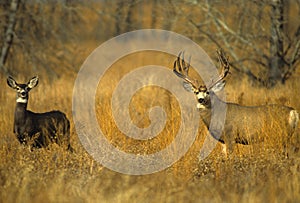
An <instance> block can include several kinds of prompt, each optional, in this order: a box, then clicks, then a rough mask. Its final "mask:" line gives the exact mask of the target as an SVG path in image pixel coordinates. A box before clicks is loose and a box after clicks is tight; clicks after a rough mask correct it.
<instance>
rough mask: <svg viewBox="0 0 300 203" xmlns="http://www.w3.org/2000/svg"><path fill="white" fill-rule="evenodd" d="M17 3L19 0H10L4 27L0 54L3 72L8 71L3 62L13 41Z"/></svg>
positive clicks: (0, 67)
mask: <svg viewBox="0 0 300 203" xmlns="http://www.w3.org/2000/svg"><path fill="white" fill-rule="evenodd" d="M19 3H20V1H19V0H12V1H11V3H10V11H9V17H8V25H7V28H6V32H5V38H4V43H3V47H2V51H1V56H0V70H3V71H4V72H5V73H7V72H8V70H7V67H5V66H4V64H5V62H6V59H7V55H8V52H9V49H10V47H11V44H12V42H13V36H14V28H15V24H16V13H17V10H18V7H19Z"/></svg>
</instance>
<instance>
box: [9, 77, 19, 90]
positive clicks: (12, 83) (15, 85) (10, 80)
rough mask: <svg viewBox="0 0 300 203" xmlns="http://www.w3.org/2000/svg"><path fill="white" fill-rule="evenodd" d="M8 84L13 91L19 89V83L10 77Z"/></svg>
mask: <svg viewBox="0 0 300 203" xmlns="http://www.w3.org/2000/svg"><path fill="white" fill-rule="evenodd" d="M7 84H8V86H10V87H11V88H13V89H17V86H18V85H17V82H16V81H15V79H13V78H12V77H11V76H8V78H7Z"/></svg>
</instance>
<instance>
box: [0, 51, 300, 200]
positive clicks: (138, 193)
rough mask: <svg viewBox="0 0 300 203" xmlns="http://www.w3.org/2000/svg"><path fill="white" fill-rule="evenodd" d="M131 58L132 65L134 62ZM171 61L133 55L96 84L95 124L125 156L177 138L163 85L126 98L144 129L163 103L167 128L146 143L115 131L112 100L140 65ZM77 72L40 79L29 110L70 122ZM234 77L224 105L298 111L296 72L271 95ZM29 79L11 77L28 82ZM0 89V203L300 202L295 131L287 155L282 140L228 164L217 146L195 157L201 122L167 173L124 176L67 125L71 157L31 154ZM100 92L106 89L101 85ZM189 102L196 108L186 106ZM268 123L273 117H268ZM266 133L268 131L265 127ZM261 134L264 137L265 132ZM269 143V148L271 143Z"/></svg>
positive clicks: (10, 95) (54, 152) (8, 94)
mask: <svg viewBox="0 0 300 203" xmlns="http://www.w3.org/2000/svg"><path fill="white" fill-rule="evenodd" d="M133 59H134V60H133ZM173 60H174V56H168V55H165V54H159V53H155V52H145V53H136V54H134V55H132V56H131V55H129V56H128V57H125V58H123V59H120V61H118V62H116V63H115V64H114V66H113V67H112V68H111V69H110V72H108V73H107V75H106V78H104V79H103V81H101V82H100V83H99V87H98V90H97V97H96V109H97V118H98V121H99V125H100V126H101V128H102V129H103V131H104V132H105V134H106V136H107V139H108V140H110V142H111V143H112V144H114V145H115V146H116V147H118V148H120V149H122V150H124V151H127V152H131V153H144V154H147V153H152V152H155V151H159V150H161V149H163V148H164V147H165V146H167V145H168V144H169V143H170V142H172V140H173V139H174V136H175V135H176V132H177V130H178V124H179V123H180V114H179V110H178V108H179V107H178V103H177V101H176V99H175V98H174V97H172V95H169V93H168V92H167V91H165V90H163V89H161V88H157V87H151V88H150V87H146V88H143V89H141V90H140V91H139V92H138V93H137V94H136V95H135V97H134V98H133V99H132V102H131V106H130V112H131V117H132V119H133V122H134V123H135V124H136V125H138V126H140V127H145V126H147V125H149V118H148V115H147V110H148V109H149V108H150V107H152V106H154V105H160V106H163V107H164V108H165V110H166V113H167V115H168V120H167V123H166V126H165V129H164V130H163V132H162V133H161V134H159V135H158V136H157V137H156V138H154V139H152V140H150V141H136V140H134V139H131V138H127V137H126V136H125V135H123V134H122V133H121V132H120V131H119V130H118V129H117V127H116V124H115V123H114V121H113V119H112V115H111V104H110V98H111V94H112V91H113V89H114V87H115V86H116V84H117V83H118V81H119V80H120V78H121V77H122V76H123V75H124V74H126V73H127V72H128V71H129V70H131V69H134V68H136V67H139V66H143V65H149V64H158V65H161V66H166V67H172V62H173ZM75 77H76V76H75V75H74V76H72V74H68V75H67V76H62V77H61V78H60V79H57V80H55V81H52V83H51V85H49V84H50V83H49V81H47V80H46V79H44V78H46V75H40V84H39V85H38V87H36V88H35V89H33V90H32V92H31V94H30V100H29V106H28V108H29V109H30V110H33V111H35V112H44V111H49V110H52V109H59V110H61V111H64V112H65V113H66V114H67V116H68V118H69V119H70V120H71V121H72V112H71V109H72V103H71V101H72V91H73V84H74V81H75ZM238 77H241V76H240V75H236V74H235V73H233V74H232V75H231V78H229V79H228V85H227V86H226V92H227V100H228V101H232V102H238V103H240V104H243V105H259V104H265V103H280V104H285V105H289V106H293V107H295V108H296V109H298V110H299V109H300V104H299V101H298V98H299V96H298V95H299V93H300V85H299V83H298V81H297V80H298V78H299V74H296V75H295V76H294V78H292V79H291V80H289V81H288V83H287V84H286V85H284V86H280V85H279V86H277V87H276V88H274V89H271V90H265V89H260V88H256V87H252V86H251V85H250V84H249V83H248V81H247V80H244V79H243V80H240V79H239V78H238ZM28 79H29V77H28V78H21V76H20V78H16V80H17V81H24V82H25V81H26V80H28ZM0 84H1V86H2V87H3V90H2V91H1V92H0V98H1V103H2V105H1V106H0V112H1V116H0V123H1V135H0V157H1V158H0V163H1V164H0V202H198V201H200V202H297V201H299V200H300V158H299V153H298V152H297V148H299V145H298V142H297V140H298V139H297V138H298V137H297V136H299V128H298V130H297V133H296V135H295V137H294V138H293V145H290V146H289V151H290V156H289V158H285V157H284V156H283V154H282V151H283V148H282V145H281V142H280V140H274V139H273V140H271V141H268V142H264V143H262V144H256V145H251V146H242V145H241V146H240V145H239V146H237V148H236V149H235V152H234V154H233V157H231V158H230V159H226V158H225V157H224V156H223V154H222V153H221V147H220V145H219V144H218V145H217V147H216V148H215V149H214V151H213V152H212V153H211V154H210V156H209V157H207V158H206V159H205V160H202V161H200V162H199V161H198V158H197V157H198V152H199V150H200V148H201V146H202V143H203V140H204V138H205V135H206V132H207V130H206V128H205V127H204V126H203V124H202V122H201V121H199V123H200V127H199V134H198V136H197V138H196V140H195V142H194V144H193V145H192V147H191V148H190V150H189V151H188V153H186V155H185V156H184V157H182V159H181V160H179V161H178V162H177V163H175V164H174V165H173V166H171V167H170V168H168V169H166V170H164V171H162V172H158V173H155V174H150V175H144V176H129V175H123V174H119V173H116V172H113V171H110V170H109V169H106V168H104V167H103V166H101V165H100V164H99V163H97V162H95V161H94V160H93V159H92V158H91V156H90V155H89V154H87V152H86V151H85V150H84V148H83V147H82V146H81V144H80V141H79V139H78V137H77V134H76V132H75V129H74V125H73V123H72V125H71V143H72V145H73V147H74V148H75V151H76V153H74V154H72V153H69V152H67V151H64V150H62V149H61V148H59V146H57V145H55V144H53V145H51V146H50V147H49V148H48V149H36V150H33V151H30V149H29V148H28V147H23V146H21V145H20V144H19V143H18V142H17V140H16V138H15V137H14V135H13V133H12V127H13V112H14V106H15V102H14V100H15V93H14V92H13V91H12V90H11V89H9V88H8V87H7V85H6V78H5V77H4V76H1V83H0ZM103 87H105V88H103ZM191 96H192V95H191ZM191 105H195V104H191ZM270 119H272V118H270ZM266 129H268V128H266ZM265 133H266V134H268V133H270V132H265ZM271 142H273V143H271Z"/></svg>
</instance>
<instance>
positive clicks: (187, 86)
mask: <svg viewBox="0 0 300 203" xmlns="http://www.w3.org/2000/svg"><path fill="white" fill-rule="evenodd" d="M182 86H183V88H184V89H185V90H186V91H188V92H194V91H195V88H194V87H193V85H192V84H190V83H188V82H186V81H183V82H182Z"/></svg>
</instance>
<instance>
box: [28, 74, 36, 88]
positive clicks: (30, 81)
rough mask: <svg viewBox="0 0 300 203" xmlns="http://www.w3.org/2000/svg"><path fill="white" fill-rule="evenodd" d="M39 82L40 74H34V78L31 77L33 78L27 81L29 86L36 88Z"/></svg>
mask: <svg viewBox="0 0 300 203" xmlns="http://www.w3.org/2000/svg"><path fill="white" fill-rule="evenodd" d="M38 83H39V78H38V76H34V77H33V78H31V80H29V82H28V83H27V87H29V88H30V89H32V88H34V87H35V86H37V84H38Z"/></svg>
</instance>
